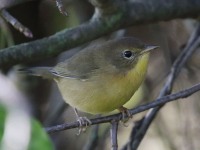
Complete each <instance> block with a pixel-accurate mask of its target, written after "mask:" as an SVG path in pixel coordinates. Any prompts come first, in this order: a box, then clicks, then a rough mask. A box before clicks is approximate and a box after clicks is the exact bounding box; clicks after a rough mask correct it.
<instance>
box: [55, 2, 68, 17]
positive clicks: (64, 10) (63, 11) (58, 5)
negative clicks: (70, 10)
mask: <svg viewBox="0 0 200 150" xmlns="http://www.w3.org/2000/svg"><path fill="white" fill-rule="evenodd" d="M56 5H57V7H58V9H59V11H60V13H61V14H63V15H65V16H67V15H68V14H67V11H66V8H65V6H64V4H63V0H56Z"/></svg>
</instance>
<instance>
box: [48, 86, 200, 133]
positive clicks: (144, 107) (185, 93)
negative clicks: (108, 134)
mask: <svg viewBox="0 0 200 150" xmlns="http://www.w3.org/2000/svg"><path fill="white" fill-rule="evenodd" d="M199 90H200V83H199V84H197V85H194V86H193V87H191V88H188V89H185V90H182V91H180V92H177V93H174V94H171V95H168V96H164V97H162V98H158V99H156V100H155V101H153V102H150V103H147V104H144V105H140V106H138V107H136V108H134V109H130V111H129V112H130V114H131V115H135V114H137V113H140V112H143V111H145V110H148V109H150V108H154V107H157V106H161V105H163V104H165V103H167V102H170V101H174V100H177V99H180V98H186V97H188V96H190V95H192V94H194V93H195V92H197V91H199ZM126 117H127V116H126ZM121 119H122V114H121V113H119V114H115V115H110V116H105V117H97V118H94V119H90V121H91V123H92V124H91V125H94V124H100V123H108V122H111V121H112V120H116V121H119V120H121ZM85 125H86V124H83V126H85ZM77 127H79V122H77V121H76V122H72V123H64V124H61V125H56V126H52V127H47V128H45V130H46V131H47V132H48V133H54V132H58V131H63V130H67V129H72V128H77Z"/></svg>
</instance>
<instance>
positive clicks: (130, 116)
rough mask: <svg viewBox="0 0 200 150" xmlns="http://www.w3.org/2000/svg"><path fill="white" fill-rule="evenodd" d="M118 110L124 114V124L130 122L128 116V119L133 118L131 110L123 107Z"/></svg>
mask: <svg viewBox="0 0 200 150" xmlns="http://www.w3.org/2000/svg"><path fill="white" fill-rule="evenodd" d="M118 110H119V111H120V112H121V113H122V122H124V123H125V122H126V121H128V120H127V119H125V116H126V115H127V116H128V119H130V118H132V115H131V113H130V112H129V110H128V109H127V108H126V107H124V106H121V107H119V108H118Z"/></svg>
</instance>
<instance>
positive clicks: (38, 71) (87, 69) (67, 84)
mask: <svg viewBox="0 0 200 150" xmlns="http://www.w3.org/2000/svg"><path fill="white" fill-rule="evenodd" d="M157 47H158V46H150V45H146V44H144V43H142V42H141V41H139V40H137V39H135V38H132V37H124V38H120V39H116V40H110V41H107V42H105V43H103V44H100V45H96V46H90V47H86V48H85V49H83V50H82V51H80V52H78V53H77V54H75V55H74V56H72V57H71V58H69V59H66V60H65V61H63V62H60V63H58V64H57V65H56V66H54V67H35V68H30V69H28V71H29V72H30V73H31V74H33V75H37V76H42V77H46V78H52V79H54V80H55V81H56V83H57V84H58V87H59V90H60V92H61V94H62V96H63V99H64V100H65V102H67V103H68V104H69V105H71V106H72V107H74V108H77V109H78V110H80V111H83V112H87V113H91V114H102V113H107V112H110V111H113V110H115V109H118V110H120V111H122V112H123V111H126V109H125V108H124V107H123V105H124V104H125V103H126V102H127V101H129V100H130V98H131V97H132V95H133V94H134V93H135V92H136V90H137V89H138V88H139V86H140V85H141V83H142V82H143V80H144V78H145V74H146V71H147V65H148V59H149V52H150V51H151V50H153V49H156V48H157Z"/></svg>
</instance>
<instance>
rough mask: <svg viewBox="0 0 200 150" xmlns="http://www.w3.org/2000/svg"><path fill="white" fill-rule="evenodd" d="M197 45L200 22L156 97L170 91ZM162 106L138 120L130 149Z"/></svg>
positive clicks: (134, 146) (137, 144)
mask: <svg viewBox="0 0 200 150" xmlns="http://www.w3.org/2000/svg"><path fill="white" fill-rule="evenodd" d="M199 45H200V24H198V26H197V29H196V30H195V31H194V32H193V34H192V35H191V37H190V39H189V41H188V43H187V45H186V47H185V48H184V49H183V51H182V52H181V54H180V55H179V56H178V58H177V59H176V60H175V62H174V64H173V65H172V67H171V72H170V74H169V75H168V78H167V81H166V83H165V85H164V86H163V88H162V90H161V92H160V95H159V96H158V98H161V97H163V96H165V95H168V94H170V93H171V91H172V86H173V83H174V80H175V79H176V78H177V76H178V74H179V73H180V70H181V68H182V67H183V66H184V64H185V63H186V61H187V60H188V59H189V58H190V56H191V55H192V54H193V52H194V51H195V50H196V49H197V47H198V46H199ZM162 107H163V105H161V106H159V107H155V108H153V109H151V110H149V112H148V113H147V115H146V116H145V117H144V118H143V121H141V122H140V125H139V126H140V127H139V128H138V127H137V133H136V134H134V138H132V139H133V141H131V148H132V149H137V148H138V146H139V144H140V142H141V141H142V139H143V137H144V135H145V134H146V131H147V130H148V128H149V126H150V124H151V122H152V121H153V119H154V118H155V117H156V115H157V113H158V111H159V110H160V109H161V108H162ZM133 130H136V129H133Z"/></svg>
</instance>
